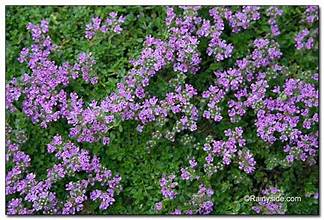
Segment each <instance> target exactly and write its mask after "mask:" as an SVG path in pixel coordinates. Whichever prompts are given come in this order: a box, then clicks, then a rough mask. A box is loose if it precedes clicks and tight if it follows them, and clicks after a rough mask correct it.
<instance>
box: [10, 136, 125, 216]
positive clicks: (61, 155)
mask: <svg viewBox="0 0 324 220" xmlns="http://www.w3.org/2000/svg"><path fill="white" fill-rule="evenodd" d="M48 152H49V153H53V154H55V157H56V159H57V163H56V164H54V165H53V166H52V167H51V168H49V169H48V170H47V177H46V178H45V179H43V180H37V178H36V175H35V174H34V173H31V172H29V169H28V168H29V166H30V163H31V159H30V157H29V155H27V154H26V153H24V152H23V151H21V150H20V146H19V145H17V144H14V143H12V142H11V141H10V140H8V142H7V152H6V160H7V162H8V163H12V164H14V166H13V168H12V169H11V170H9V171H8V172H7V176H6V195H7V196H9V195H12V196H14V197H13V198H12V199H11V200H10V201H9V203H8V205H7V208H8V211H7V214H9V215H17V214H19V215H26V214H37V213H42V214H64V215H66V214H75V213H78V212H80V211H82V209H83V208H84V202H86V201H87V200H89V199H91V200H99V201H100V202H101V204H100V207H99V208H100V209H107V208H108V207H109V206H110V205H112V204H113V203H114V201H115V199H114V195H115V194H116V193H118V192H119V190H120V181H121V177H120V176H113V175H112V172H111V171H110V170H108V169H106V168H105V167H103V166H102V165H101V164H100V160H99V158H98V157H96V156H94V157H92V158H91V156H90V154H89V152H88V151H86V150H84V149H80V148H79V147H77V146H76V145H74V144H73V143H72V142H64V141H63V138H62V137H61V136H59V135H57V136H55V137H54V138H53V140H52V142H51V143H50V144H48ZM78 173H86V174H87V178H85V179H81V180H78V181H76V182H69V183H68V184H66V190H67V191H68V192H69V193H68V196H67V199H66V200H65V201H64V200H63V201H62V200H59V199H58V198H57V196H56V193H55V192H54V191H53V187H54V185H55V183H57V182H58V181H60V180H63V179H64V178H66V177H72V176H75V175H77V174H78ZM97 184H100V185H101V188H103V189H102V190H99V189H93V188H94V187H96V186H95V185H97ZM89 192H90V197H89V195H88V193H89ZM23 201H24V202H23ZM26 204H30V205H28V206H26ZM29 207H32V208H29Z"/></svg>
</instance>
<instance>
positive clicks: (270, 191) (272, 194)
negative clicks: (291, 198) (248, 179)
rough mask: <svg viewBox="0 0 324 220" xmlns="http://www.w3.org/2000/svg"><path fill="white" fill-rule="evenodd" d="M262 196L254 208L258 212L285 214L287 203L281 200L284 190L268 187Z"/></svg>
mask: <svg viewBox="0 0 324 220" xmlns="http://www.w3.org/2000/svg"><path fill="white" fill-rule="evenodd" d="M260 196H261V198H263V199H260V201H259V202H258V204H257V205H255V206H253V207H252V210H253V211H255V213H257V214H266V215H269V214H270V215H283V214H285V212H286V207H285V205H284V204H283V203H282V202H281V201H280V199H278V198H281V197H282V196H283V192H282V191H281V190H280V189H278V188H276V187H268V188H266V189H264V190H262V191H261V195H260Z"/></svg>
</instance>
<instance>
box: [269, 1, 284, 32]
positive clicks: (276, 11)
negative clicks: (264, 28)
mask: <svg viewBox="0 0 324 220" xmlns="http://www.w3.org/2000/svg"><path fill="white" fill-rule="evenodd" d="M282 14H283V11H282V9H280V8H278V7H276V6H271V7H269V8H268V9H267V16H269V20H268V24H269V25H270V27H271V33H272V35H273V36H278V35H279V34H280V29H279V27H278V24H277V20H276V19H277V17H279V16H281V15H282Z"/></svg>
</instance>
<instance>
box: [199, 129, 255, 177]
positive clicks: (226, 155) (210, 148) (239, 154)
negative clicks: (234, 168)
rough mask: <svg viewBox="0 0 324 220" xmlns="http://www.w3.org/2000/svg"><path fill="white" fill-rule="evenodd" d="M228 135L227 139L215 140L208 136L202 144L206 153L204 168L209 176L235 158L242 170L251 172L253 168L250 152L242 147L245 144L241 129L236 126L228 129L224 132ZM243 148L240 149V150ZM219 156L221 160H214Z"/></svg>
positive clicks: (253, 161) (253, 163) (253, 162)
mask: <svg viewBox="0 0 324 220" xmlns="http://www.w3.org/2000/svg"><path fill="white" fill-rule="evenodd" d="M224 133H225V136H226V137H228V140H227V141H223V140H220V141H216V140H212V139H210V138H209V137H208V138H207V139H206V143H205V144H204V146H203V150H204V151H205V152H206V153H207V156H206V157H205V164H204V170H205V172H206V174H207V175H209V176H211V175H213V174H214V173H216V172H217V171H218V170H221V169H223V167H224V166H227V165H229V164H231V163H232V160H237V161H238V164H239V168H240V169H241V170H244V172H246V173H248V174H251V173H253V171H254V169H255V165H256V162H255V160H254V158H253V155H252V153H251V152H249V151H248V150H247V149H245V148H243V147H244V146H245V144H246V141H245V139H244V138H243V129H242V128H241V127H236V128H235V129H234V130H231V129H228V130H226V131H225V132H224ZM241 148H243V149H242V150H240V149H241ZM215 158H220V159H221V160H215Z"/></svg>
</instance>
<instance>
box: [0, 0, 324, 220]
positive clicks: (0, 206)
mask: <svg viewBox="0 0 324 220" xmlns="http://www.w3.org/2000/svg"><path fill="white" fill-rule="evenodd" d="M67 3H68V5H160V4H163V5H255V4H257V5H283V4H285V5H320V12H322V9H323V7H322V6H323V4H324V1H319V0H316V1H305V0H285V1H282V0H271V1H265V0H259V1H255V0H254V1H252V0H247V1H239V0H227V1H215V0H214V1H211V0H187V1H180V0H163V2H162V1H158V0H123V1H121V0H109V1H104V0H97V1H90V0H70V1H66V0H46V1H44V0H29V1H27V0H2V1H1V2H0V33H1V34H0V44H1V52H0V70H1V78H0V94H1V95H0V103H1V108H0V114H1V117H0V125H1V127H0V129H1V130H0V131H1V136H0V155H1V157H0V179H1V181H0V192H1V194H0V217H1V219H2V218H9V217H7V216H6V215H5V199H4V198H5V190H4V189H5V173H4V170H5V160H4V157H5V156H4V155H5V5H43V4H46V5H67ZM321 14H322V13H321ZM321 17H322V16H321ZM320 30H323V22H320ZM320 42H321V48H320V49H321V51H322V49H323V35H322V34H321V35H320ZM322 59H323V56H321V60H320V69H321V70H322V65H321V64H322ZM321 78H322V80H321V84H320V87H321V97H324V96H323V95H324V94H323V90H324V88H323V80H324V79H323V76H322V77H321ZM323 111H324V110H323V101H321V116H323ZM321 124H322V117H321ZM320 130H321V140H322V138H323V135H322V134H323V130H322V129H320ZM322 155H323V153H321V154H320V165H321V166H323V157H322ZM322 176H323V168H322V169H321V177H322ZM320 182H321V190H320V192H322V190H323V181H322V180H321V181H320ZM216 192H217V189H216ZM320 198H321V197H320ZM322 208H323V202H321V210H322ZM320 213H321V212H320ZM111 217H113V218H119V219H124V218H128V217H120V216H109V217H101V216H98V217H95V216H89V217H87V216H74V217H72V216H71V217H70V216H66V217H59V216H55V217H41V218H42V219H59V218H63V219H67V218H83V219H85V218H91V219H93V218H111ZM260 217H262V218H263V216H260ZM301 217H302V218H306V217H303V216H301ZM24 218H28V219H30V218H35V216H30V217H24ZM133 218H135V219H141V218H151V216H149V217H143V216H139V217H133ZM154 218H155V219H162V218H165V217H154ZM173 218H174V219H183V218H186V217H173ZM194 218H195V219H203V218H206V217H194ZM208 218H218V219H219V218H224V219H237V218H238V217H237V216H233V217H219V216H215V217H208ZM244 218H253V217H244ZM271 218H289V217H277V216H276V217H271ZM291 218H295V217H291ZM307 218H316V217H307ZM9 219H12V220H14V219H21V217H10V218H9Z"/></svg>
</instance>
